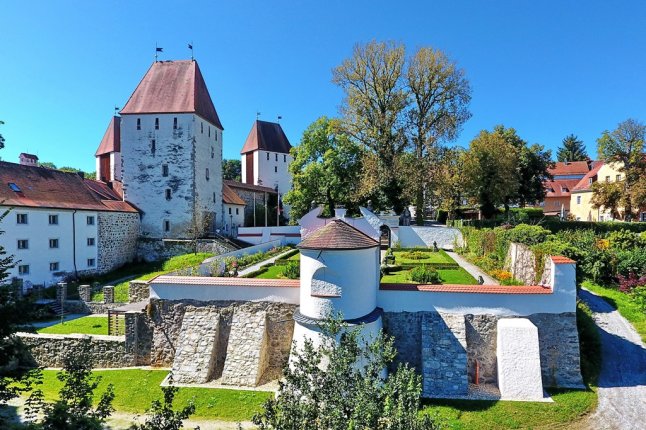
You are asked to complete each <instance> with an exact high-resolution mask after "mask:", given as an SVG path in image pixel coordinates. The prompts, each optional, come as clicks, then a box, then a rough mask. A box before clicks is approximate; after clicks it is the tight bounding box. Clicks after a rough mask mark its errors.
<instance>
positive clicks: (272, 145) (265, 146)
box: [240, 120, 292, 154]
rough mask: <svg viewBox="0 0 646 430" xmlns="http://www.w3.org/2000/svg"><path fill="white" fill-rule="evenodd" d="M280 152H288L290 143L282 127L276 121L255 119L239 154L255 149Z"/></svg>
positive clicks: (290, 147)
mask: <svg viewBox="0 0 646 430" xmlns="http://www.w3.org/2000/svg"><path fill="white" fill-rule="evenodd" d="M259 149H260V150H263V151H271V152H282V153H283V154H289V150H290V149H292V145H291V144H290V143H289V140H288V139H287V136H286V135H285V132H284V131H283V128H282V127H281V126H280V124H278V123H276V122H267V121H260V120H256V122H254V123H253V126H252V127H251V131H250V132H249V135H248V136H247V140H246V141H245V143H244V146H243V147H242V151H240V153H241V154H246V153H247V152H252V151H257V150H259Z"/></svg>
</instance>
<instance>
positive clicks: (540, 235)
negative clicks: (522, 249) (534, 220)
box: [506, 224, 550, 245]
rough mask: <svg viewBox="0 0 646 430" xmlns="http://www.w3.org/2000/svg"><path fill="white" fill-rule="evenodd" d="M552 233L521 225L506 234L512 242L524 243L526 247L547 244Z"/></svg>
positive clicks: (540, 228)
mask: <svg viewBox="0 0 646 430" xmlns="http://www.w3.org/2000/svg"><path fill="white" fill-rule="evenodd" d="M549 234H550V231H549V230H547V229H545V228H543V227H541V226H538V225H527V224H519V225H517V226H516V227H514V228H512V229H511V230H509V231H508V232H507V234H506V236H507V238H508V239H509V240H510V241H511V242H516V243H522V244H524V245H536V244H538V243H541V242H545V240H546V239H547V236H548V235H549Z"/></svg>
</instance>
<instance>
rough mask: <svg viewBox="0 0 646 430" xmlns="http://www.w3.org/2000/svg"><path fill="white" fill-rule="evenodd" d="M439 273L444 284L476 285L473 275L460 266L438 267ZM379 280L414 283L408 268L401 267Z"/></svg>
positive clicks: (392, 282) (393, 282) (385, 282)
mask: <svg viewBox="0 0 646 430" xmlns="http://www.w3.org/2000/svg"><path fill="white" fill-rule="evenodd" d="M437 272H438V273H439V274H440V278H441V279H442V283H444V284H461V285H476V284H477V283H478V281H476V280H475V279H474V277H473V276H471V275H470V274H469V272H467V271H466V270H464V269H463V268H462V267H460V268H458V269H439V270H438V271H437ZM381 282H382V283H384V284H416V283H417V282H414V281H413V280H411V277H410V270H406V269H402V270H397V271H395V272H391V273H389V274H387V275H384V276H383V277H382V278H381Z"/></svg>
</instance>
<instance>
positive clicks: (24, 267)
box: [18, 264, 29, 275]
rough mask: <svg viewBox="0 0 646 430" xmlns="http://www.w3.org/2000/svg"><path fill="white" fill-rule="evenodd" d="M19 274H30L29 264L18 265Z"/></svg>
mask: <svg viewBox="0 0 646 430" xmlns="http://www.w3.org/2000/svg"><path fill="white" fill-rule="evenodd" d="M18 274H19V275H29V264H21V265H20V266H18Z"/></svg>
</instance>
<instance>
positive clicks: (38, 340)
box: [18, 333, 136, 368]
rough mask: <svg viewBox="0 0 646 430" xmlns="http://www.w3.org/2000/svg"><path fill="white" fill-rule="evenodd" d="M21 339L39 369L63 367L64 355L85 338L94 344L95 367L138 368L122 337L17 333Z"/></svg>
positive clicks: (92, 349)
mask: <svg viewBox="0 0 646 430" xmlns="http://www.w3.org/2000/svg"><path fill="white" fill-rule="evenodd" d="M18 337H19V338H20V340H22V342H23V343H24V344H25V345H26V346H28V347H29V348H30V351H31V355H32V357H33V358H34V360H35V361H36V363H38V365H39V366H44V367H62V366H63V358H64V357H65V354H66V353H67V352H69V351H70V350H73V349H74V348H75V347H76V346H77V345H78V344H79V343H80V342H81V340H82V339H84V338H86V337H89V338H90V339H91V340H92V343H91V345H92V348H91V354H92V359H93V362H94V367H96V368H114V367H127V366H134V365H136V359H135V354H133V353H132V352H131V351H129V350H128V348H126V341H125V339H124V337H123V336H96V335H93V336H87V335H80V334H69V335H58V334H32V333H18Z"/></svg>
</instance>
